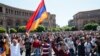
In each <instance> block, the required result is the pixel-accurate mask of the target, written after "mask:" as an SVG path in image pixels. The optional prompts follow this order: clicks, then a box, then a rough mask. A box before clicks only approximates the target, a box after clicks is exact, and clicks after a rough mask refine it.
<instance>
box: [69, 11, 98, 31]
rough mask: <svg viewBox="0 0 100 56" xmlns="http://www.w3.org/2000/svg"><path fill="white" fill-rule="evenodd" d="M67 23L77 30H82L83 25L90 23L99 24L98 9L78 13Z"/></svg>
mask: <svg viewBox="0 0 100 56" xmlns="http://www.w3.org/2000/svg"><path fill="white" fill-rule="evenodd" d="M69 22H70V23H73V25H74V26H76V27H77V28H78V29H83V26H84V25H85V24H87V23H91V22H94V23H98V24H100V9H98V10H91V11H83V12H78V13H77V14H75V15H74V16H73V21H69Z"/></svg>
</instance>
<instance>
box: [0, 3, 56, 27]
mask: <svg viewBox="0 0 100 56" xmlns="http://www.w3.org/2000/svg"><path fill="white" fill-rule="evenodd" d="M33 13H34V11H30V10H25V9H20V8H15V7H12V6H8V5H5V4H2V3H0V26H3V27H5V28H8V27H10V28H11V27H17V26H22V25H26V23H27V21H28V19H29V18H30V16H31V15H32V14H33ZM48 15H49V16H48V18H47V20H45V21H44V22H43V23H42V24H43V25H44V26H46V27H47V28H48V27H56V20H55V17H56V16H55V15H54V14H50V13H49V12H48Z"/></svg>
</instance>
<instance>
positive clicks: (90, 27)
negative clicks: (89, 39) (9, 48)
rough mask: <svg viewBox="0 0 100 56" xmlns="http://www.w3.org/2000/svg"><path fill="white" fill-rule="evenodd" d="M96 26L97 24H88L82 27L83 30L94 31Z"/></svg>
mask: <svg viewBox="0 0 100 56" xmlns="http://www.w3.org/2000/svg"><path fill="white" fill-rule="evenodd" d="M97 26H99V24H97V23H88V24H86V25H84V30H96V29H97Z"/></svg>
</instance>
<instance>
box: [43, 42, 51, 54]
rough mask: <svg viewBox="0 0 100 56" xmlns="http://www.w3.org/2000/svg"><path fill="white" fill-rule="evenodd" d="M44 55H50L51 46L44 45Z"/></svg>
mask: <svg viewBox="0 0 100 56" xmlns="http://www.w3.org/2000/svg"><path fill="white" fill-rule="evenodd" d="M42 48H43V54H49V49H50V44H48V43H44V44H42Z"/></svg>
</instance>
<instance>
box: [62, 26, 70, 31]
mask: <svg viewBox="0 0 100 56" xmlns="http://www.w3.org/2000/svg"><path fill="white" fill-rule="evenodd" d="M62 30H63V31H70V30H71V27H69V26H63V27H62Z"/></svg>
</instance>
